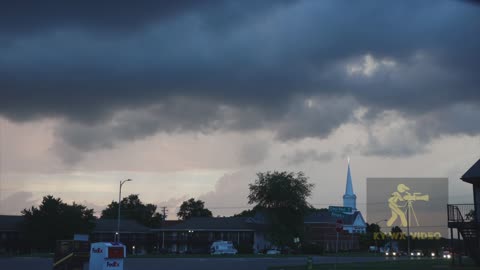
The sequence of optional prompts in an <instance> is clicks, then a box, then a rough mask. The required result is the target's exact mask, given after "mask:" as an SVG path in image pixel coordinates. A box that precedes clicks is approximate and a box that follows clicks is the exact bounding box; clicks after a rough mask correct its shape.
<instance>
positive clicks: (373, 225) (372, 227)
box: [367, 223, 380, 233]
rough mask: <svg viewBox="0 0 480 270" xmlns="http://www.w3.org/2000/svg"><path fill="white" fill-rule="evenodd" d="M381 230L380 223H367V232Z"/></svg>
mask: <svg viewBox="0 0 480 270" xmlns="http://www.w3.org/2000/svg"><path fill="white" fill-rule="evenodd" d="M376 232H380V225H378V224H376V223H370V224H368V223H367V233H376Z"/></svg>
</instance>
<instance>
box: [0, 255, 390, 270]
mask: <svg viewBox="0 0 480 270" xmlns="http://www.w3.org/2000/svg"><path fill="white" fill-rule="evenodd" d="M384 260H385V258H384V257H338V261H339V263H351V262H371V261H384ZM306 261H307V257H281V258H271V257H268V258H267V257H266V258H258V257H255V258H130V259H129V258H127V259H126V260H125V267H124V270H144V269H145V270H165V269H169V270H192V269H198V270H211V269H228V270H244V269H247V270H265V269H267V267H269V266H282V265H305V264H306ZM313 261H314V263H316V264H318V263H334V262H335V257H323V256H322V257H320V256H318V257H313ZM0 269H1V270H32V269H35V270H51V269H52V260H51V259H48V258H33V257H15V258H0Z"/></svg>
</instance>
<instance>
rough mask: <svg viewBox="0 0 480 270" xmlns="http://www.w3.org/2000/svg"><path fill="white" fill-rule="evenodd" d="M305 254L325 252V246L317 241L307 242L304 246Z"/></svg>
mask: <svg viewBox="0 0 480 270" xmlns="http://www.w3.org/2000/svg"><path fill="white" fill-rule="evenodd" d="M302 252H303V253H304V254H319V255H321V254H323V247H322V246H321V245H319V244H316V243H306V244H304V245H303V246H302Z"/></svg>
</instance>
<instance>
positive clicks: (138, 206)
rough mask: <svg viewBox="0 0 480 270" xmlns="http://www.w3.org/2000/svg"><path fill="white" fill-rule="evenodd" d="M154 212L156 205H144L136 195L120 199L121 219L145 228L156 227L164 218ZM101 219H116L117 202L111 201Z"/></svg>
mask: <svg viewBox="0 0 480 270" xmlns="http://www.w3.org/2000/svg"><path fill="white" fill-rule="evenodd" d="M156 211H157V206H156V205H153V204H150V203H149V204H144V203H143V202H142V201H141V200H140V198H139V197H138V194H130V195H128V197H125V198H123V199H122V209H121V212H122V213H121V217H122V219H133V220H136V221H137V222H138V223H140V224H143V225H145V226H148V227H157V226H160V224H161V223H162V220H163V219H164V217H163V215H162V214H160V213H157V212H156ZM102 218H113V219H116V218H118V202H115V201H112V202H111V203H110V204H109V205H108V206H107V208H105V209H104V210H102Z"/></svg>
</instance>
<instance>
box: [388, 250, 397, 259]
mask: <svg viewBox="0 0 480 270" xmlns="http://www.w3.org/2000/svg"><path fill="white" fill-rule="evenodd" d="M385 256H387V257H398V256H400V252H398V251H390V250H388V251H385Z"/></svg>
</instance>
